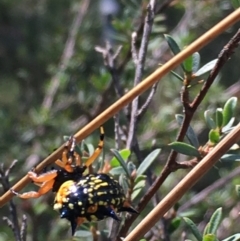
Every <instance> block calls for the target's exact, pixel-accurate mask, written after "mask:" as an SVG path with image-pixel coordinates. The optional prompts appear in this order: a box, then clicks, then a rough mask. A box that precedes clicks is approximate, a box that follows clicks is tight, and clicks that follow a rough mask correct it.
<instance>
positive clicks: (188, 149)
mask: <svg viewBox="0 0 240 241" xmlns="http://www.w3.org/2000/svg"><path fill="white" fill-rule="evenodd" d="M168 145H169V146H170V147H171V148H172V149H173V150H174V151H176V152H179V153H181V154H184V155H187V156H195V157H200V153H199V152H198V150H197V149H196V148H195V147H194V146H191V145H189V144H186V143H184V142H178V141H175V142H172V143H170V144H168Z"/></svg>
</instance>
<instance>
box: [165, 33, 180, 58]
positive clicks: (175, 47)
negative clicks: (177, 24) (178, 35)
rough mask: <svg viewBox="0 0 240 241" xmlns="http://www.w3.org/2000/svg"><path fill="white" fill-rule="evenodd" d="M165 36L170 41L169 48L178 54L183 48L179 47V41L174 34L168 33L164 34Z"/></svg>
mask: <svg viewBox="0 0 240 241" xmlns="http://www.w3.org/2000/svg"><path fill="white" fill-rule="evenodd" d="M164 37H165V39H166V41H167V43H168V46H169V48H170V49H171V50H172V52H173V54H174V55H177V54H178V53H180V52H181V49H180V48H179V46H178V44H177V42H176V41H175V40H174V39H173V38H172V36H170V35H168V34H164Z"/></svg>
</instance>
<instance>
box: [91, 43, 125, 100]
mask: <svg viewBox="0 0 240 241" xmlns="http://www.w3.org/2000/svg"><path fill="white" fill-rule="evenodd" d="M121 49H122V46H119V47H118V49H117V50H116V52H115V53H114V51H113V49H112V46H111V44H110V43H109V42H108V41H107V42H106V47H105V48H103V47H100V46H96V47H95V50H96V51H97V52H99V53H101V54H102V56H103V60H104V65H105V66H106V68H107V69H108V71H109V73H110V74H111V76H112V80H113V84H114V87H115V91H116V94H117V95H118V97H119V98H120V97H122V96H123V87H122V86H121V85H120V81H119V72H118V68H117V63H116V60H117V57H118V55H119V54H120V51H121Z"/></svg>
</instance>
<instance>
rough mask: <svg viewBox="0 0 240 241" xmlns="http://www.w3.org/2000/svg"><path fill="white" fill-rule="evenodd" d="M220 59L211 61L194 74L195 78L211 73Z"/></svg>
mask: <svg viewBox="0 0 240 241" xmlns="http://www.w3.org/2000/svg"><path fill="white" fill-rule="evenodd" d="M217 61H218V59H214V60H212V61H210V62H209V63H207V64H205V65H204V66H203V67H202V68H200V69H199V70H198V71H197V72H196V73H194V75H195V76H198V77H199V76H201V75H204V74H205V73H207V72H209V71H211V70H212V69H213V68H214V66H215V65H216V63H217Z"/></svg>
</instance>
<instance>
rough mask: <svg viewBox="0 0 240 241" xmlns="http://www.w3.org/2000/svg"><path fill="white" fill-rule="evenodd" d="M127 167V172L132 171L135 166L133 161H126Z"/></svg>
mask: <svg viewBox="0 0 240 241" xmlns="http://www.w3.org/2000/svg"><path fill="white" fill-rule="evenodd" d="M127 169H128V173H130V174H131V173H132V172H133V171H134V170H136V166H135V165H134V164H133V162H131V161H130V162H128V164H127Z"/></svg>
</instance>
